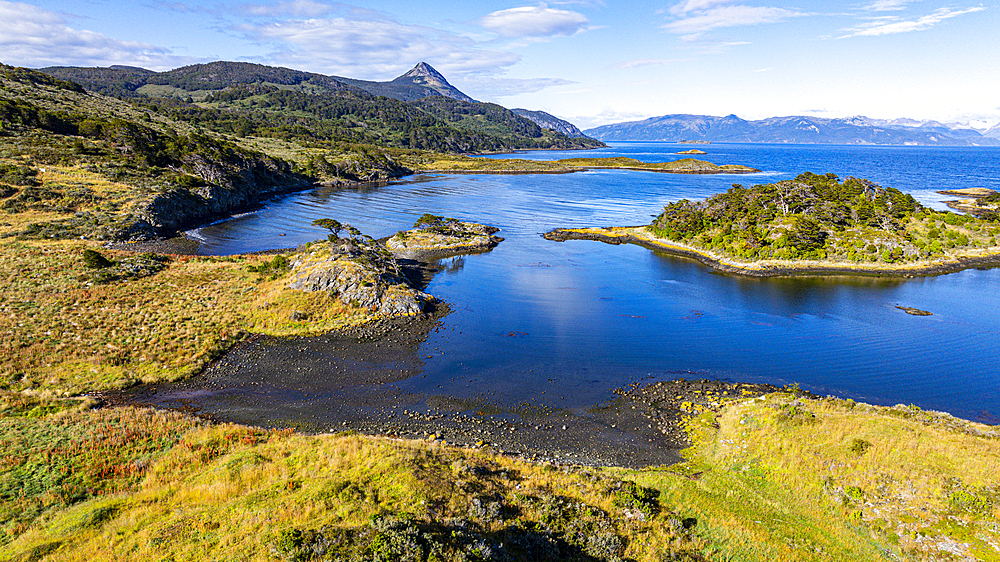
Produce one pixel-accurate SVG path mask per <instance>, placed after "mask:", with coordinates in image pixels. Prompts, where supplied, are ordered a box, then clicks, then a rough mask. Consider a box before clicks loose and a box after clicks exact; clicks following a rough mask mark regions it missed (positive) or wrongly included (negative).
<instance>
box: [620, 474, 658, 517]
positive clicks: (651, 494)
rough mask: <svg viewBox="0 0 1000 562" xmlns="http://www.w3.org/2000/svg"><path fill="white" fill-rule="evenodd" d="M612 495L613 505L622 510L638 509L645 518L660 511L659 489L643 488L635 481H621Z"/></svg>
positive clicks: (653, 515)
mask: <svg viewBox="0 0 1000 562" xmlns="http://www.w3.org/2000/svg"><path fill="white" fill-rule="evenodd" d="M614 495H615V499H614V503H615V506H616V507H619V508H621V509H623V510H628V511H638V512H639V513H642V514H643V516H645V517H647V518H649V517H655V516H656V515H657V514H658V513H659V512H660V501H659V499H660V491H659V490H654V489H653V488H644V487H642V486H640V485H638V484H636V483H635V482H622V483H621V486H620V487H619V488H618V489H616V490H615V491H614Z"/></svg>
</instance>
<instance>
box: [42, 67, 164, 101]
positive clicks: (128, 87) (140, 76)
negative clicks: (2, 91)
mask: <svg viewBox="0 0 1000 562" xmlns="http://www.w3.org/2000/svg"><path fill="white" fill-rule="evenodd" d="M40 72H44V73H45V74H48V75H49V76H54V77H57V78H61V79H63V80H66V81H72V82H75V83H77V84H79V85H81V86H83V87H84V88H86V89H87V90H90V91H92V92H99V93H101V94H104V95H106V96H115V97H130V96H136V95H138V94H136V93H135V91H136V90H137V89H139V88H140V87H142V86H143V85H144V84H145V83H146V78H148V77H149V76H152V75H153V74H155V72H153V71H152V70H146V69H144V68H135V67H130V66H112V67H109V68H81V67H73V66H50V67H48V68H42V69H40Z"/></svg>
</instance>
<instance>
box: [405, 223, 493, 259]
mask: <svg viewBox="0 0 1000 562" xmlns="http://www.w3.org/2000/svg"><path fill="white" fill-rule="evenodd" d="M499 231H500V229H499V228H496V227H493V226H486V225H483V224H476V223H472V222H462V221H459V220H457V219H452V218H445V217H438V216H434V215H424V216H423V217H421V218H420V220H418V221H417V224H415V225H414V228H413V229H412V230H406V231H402V232H397V233H396V234H395V235H394V236H392V237H391V238H389V239H388V240H386V243H385V246H386V248H387V249H388V250H389V251H390V252H392V254H393V255H394V256H396V257H398V258H402V259H414V260H428V259H434V258H441V257H445V256H451V255H456V254H472V253H479V252H485V251H488V250H491V249H493V248H494V247H495V246H496V245H497V244H499V243H500V242H502V241H503V238H500V237H499V236H494V234H496V233H497V232H499Z"/></svg>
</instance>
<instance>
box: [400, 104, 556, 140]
mask: <svg viewBox="0 0 1000 562" xmlns="http://www.w3.org/2000/svg"><path fill="white" fill-rule="evenodd" d="M410 104H412V105H414V106H416V107H419V108H420V109H422V110H424V111H425V112H427V113H429V114H431V115H433V116H435V117H437V118H438V119H442V120H444V121H447V122H450V123H451V124H453V125H455V126H456V127H457V128H459V129H467V130H471V131H483V132H493V131H496V132H500V131H503V132H506V133H507V134H513V135H519V136H524V137H529V138H534V139H537V138H540V137H541V136H542V128H541V127H539V126H538V125H536V124H535V123H534V122H533V121H531V120H529V119H526V118H524V117H521V116H520V115H518V114H516V113H514V112H513V111H511V110H509V109H507V108H505V107H503V106H500V105H497V104H495V103H474V102H467V101H461V100H457V99H454V98H448V97H444V96H431V97H426V98H421V99H418V100H414V101H412V102H410ZM491 129H492V130H493V131H491Z"/></svg>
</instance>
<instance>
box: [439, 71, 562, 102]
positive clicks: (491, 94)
mask: <svg viewBox="0 0 1000 562" xmlns="http://www.w3.org/2000/svg"><path fill="white" fill-rule="evenodd" d="M456 84H460V85H461V88H460V89H461V90H462V91H464V92H466V93H468V94H469V95H470V96H472V97H474V98H476V99H481V100H487V101H489V100H497V99H500V98H505V97H509V96H516V95H520V94H533V93H535V92H540V91H542V90H545V89H547V88H552V87H555V86H567V85H570V84H576V82H573V81H571V80H563V79H562V78H495V77H487V76H483V77H479V78H469V79H465V80H461V81H458V82H456ZM477 94H478V95H477Z"/></svg>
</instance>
